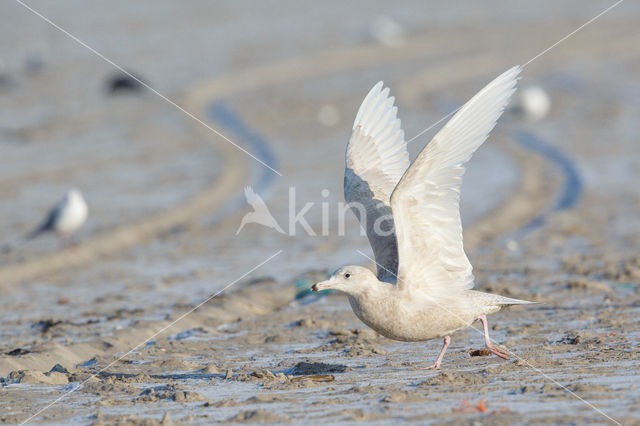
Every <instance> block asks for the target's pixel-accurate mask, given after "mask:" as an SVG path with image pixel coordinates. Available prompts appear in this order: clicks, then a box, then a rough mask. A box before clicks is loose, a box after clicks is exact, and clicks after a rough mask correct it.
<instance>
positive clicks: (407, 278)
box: [391, 66, 521, 297]
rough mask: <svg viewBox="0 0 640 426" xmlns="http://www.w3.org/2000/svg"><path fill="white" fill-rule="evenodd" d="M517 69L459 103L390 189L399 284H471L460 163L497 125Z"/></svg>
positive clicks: (443, 287)
mask: <svg viewBox="0 0 640 426" xmlns="http://www.w3.org/2000/svg"><path fill="white" fill-rule="evenodd" d="M520 71H521V68H520V66H516V67H513V68H511V69H510V70H508V71H506V72H505V73H503V74H502V75H500V76H499V77H498V78H496V79H495V80H493V81H492V82H491V83H489V84H488V85H487V86H485V87H484V88H483V89H482V90H481V91H480V92H478V93H477V94H476V95H475V96H474V97H473V98H471V100H469V101H468V102H467V103H466V104H465V105H464V106H463V107H462V108H460V110H459V111H458V112H457V113H456V114H455V115H454V116H453V118H451V120H450V121H449V122H448V123H447V124H446V125H445V126H444V127H443V128H442V129H441V130H440V131H439V132H438V134H436V136H435V137H434V138H433V139H432V140H431V142H430V143H429V144H428V145H427V146H426V147H425V148H424V149H423V150H422V152H421V153H420V155H419V156H418V158H417V159H416V161H414V163H413V164H412V165H411V167H410V168H409V170H407V172H406V174H405V175H404V177H403V178H402V180H401V181H400V183H399V184H398V186H397V188H396V189H395V191H394V192H393V196H392V197H391V207H392V208H393V217H394V221H395V227H396V233H397V238H398V252H399V258H400V266H399V270H398V277H399V280H398V281H399V284H400V286H401V287H402V288H404V289H406V290H410V291H414V290H421V291H423V292H426V293H428V294H429V295H431V296H433V297H439V296H446V295H447V294H451V293H455V292H456V291H457V290H463V289H470V288H472V287H473V274H472V272H471V271H472V268H471V264H470V263H469V259H467V255H466V254H465V252H464V248H463V245H462V223H461V221H460V206H459V200H460V184H461V183H462V175H463V174H464V171H465V168H464V164H465V163H466V162H467V161H468V160H469V159H470V158H471V155H472V154H473V153H474V151H475V150H476V149H478V147H479V146H480V145H482V143H483V142H484V141H485V140H486V139H487V136H488V135H489V132H491V130H492V129H493V127H494V126H495V125H496V121H497V120H498V118H499V117H500V115H502V112H503V111H504V108H505V106H506V105H507V103H508V102H509V98H510V97H511V95H512V94H513V93H514V92H515V90H516V89H515V87H516V83H517V80H518V74H520Z"/></svg>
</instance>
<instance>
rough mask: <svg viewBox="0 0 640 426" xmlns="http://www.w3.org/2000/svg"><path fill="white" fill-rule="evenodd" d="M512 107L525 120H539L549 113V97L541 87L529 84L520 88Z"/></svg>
mask: <svg viewBox="0 0 640 426" xmlns="http://www.w3.org/2000/svg"><path fill="white" fill-rule="evenodd" d="M512 109H513V110H514V112H515V113H517V114H521V115H522V116H524V117H525V118H526V119H527V120H530V121H533V122H535V121H540V120H542V119H543V118H545V117H546V116H547V115H548V114H549V110H550V109H551V98H550V97H549V95H548V94H547V92H545V91H544V89H543V88H542V87H539V86H529V87H526V88H524V89H522V91H521V92H520V95H519V96H517V98H516V102H515V105H514V106H513V108H512Z"/></svg>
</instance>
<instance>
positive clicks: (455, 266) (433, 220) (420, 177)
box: [312, 66, 532, 368]
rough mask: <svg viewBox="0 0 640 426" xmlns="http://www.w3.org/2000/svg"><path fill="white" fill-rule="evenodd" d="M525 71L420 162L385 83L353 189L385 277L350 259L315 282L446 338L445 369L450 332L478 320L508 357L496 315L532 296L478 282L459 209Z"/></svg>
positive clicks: (381, 327) (502, 84) (451, 126)
mask: <svg viewBox="0 0 640 426" xmlns="http://www.w3.org/2000/svg"><path fill="white" fill-rule="evenodd" d="M520 70H521V68H520V67H519V66H516V67H513V68H511V69H510V70H508V71H506V72H505V73H504V74H502V75H501V76H499V77H498V78H496V79H495V80H493V81H492V82H491V83H489V84H488V85H487V86H486V87H485V88H483V89H482V90H481V91H480V92H479V93H478V94H476V95H475V96H474V97H473V98H471V100H470V101H469V102H467V103H466V104H465V105H464V106H463V107H462V108H461V109H460V110H459V111H458V112H457V113H456V114H455V115H454V116H453V118H452V119H451V120H450V121H449V122H448V123H447V124H446V125H445V126H444V127H443V128H442V130H440V131H439V132H438V134H437V135H436V136H435V137H434V138H433V139H432V140H431V142H430V143H429V144H428V145H427V146H426V148H424V149H423V150H422V152H421V153H420V155H419V156H418V158H417V159H416V160H415V161H414V163H413V164H412V165H411V167H409V154H408V153H407V148H406V145H407V144H406V142H405V140H404V133H403V131H402V130H401V128H400V120H398V119H397V118H396V112H397V108H396V107H394V106H393V103H394V98H393V97H389V96H388V95H389V89H388V88H387V89H384V90H382V87H383V86H382V82H380V83H378V84H376V85H375V86H374V88H373V89H371V91H370V92H369V94H368V95H367V96H366V98H365V99H364V101H363V103H362V105H361V106H360V109H359V111H358V114H357V115H356V119H355V122H354V125H353V133H352V135H351V139H350V140H349V144H348V145H347V153H346V170H345V180H344V190H345V198H346V200H347V202H349V203H351V205H352V209H353V211H354V212H355V213H356V216H357V217H358V219H359V220H360V223H361V224H362V225H363V226H364V227H365V229H366V231H367V236H368V238H369V242H370V243H371V247H372V248H373V253H374V256H375V261H376V263H377V264H378V268H377V269H378V272H377V277H376V276H375V275H374V274H373V273H372V272H371V271H369V270H368V269H366V268H363V267H361V266H346V267H343V268H340V269H338V270H337V271H336V272H335V273H334V274H333V275H332V276H331V278H330V279H329V280H327V281H322V282H319V283H317V284H314V286H313V287H312V290H314V291H321V290H326V289H334V290H338V291H341V292H343V293H346V295H347V296H348V298H349V302H350V304H351V307H352V309H353V311H354V313H355V314H356V315H357V316H358V318H360V320H362V322H364V323H365V324H366V325H368V326H369V327H371V328H373V329H374V330H375V331H377V332H378V333H380V334H382V335H383V336H386V337H388V338H390V339H394V340H401V341H424V340H430V339H433V338H436V337H444V345H443V347H442V351H441V352H440V355H439V356H438V358H437V360H436V362H435V363H434V364H433V365H431V366H430V367H427V368H440V366H441V365H442V358H443V356H444V353H445V351H446V349H447V346H448V345H449V342H450V341H451V338H450V337H449V336H450V334H451V333H453V332H455V331H457V330H460V329H463V328H466V327H469V326H470V325H471V324H472V323H473V322H474V321H475V320H480V321H481V322H482V324H483V326H484V336H485V344H486V347H487V349H489V350H490V351H491V352H492V353H493V354H495V355H497V356H499V357H502V358H505V359H506V358H508V356H507V353H506V352H505V351H504V350H502V349H500V348H498V347H497V346H495V345H493V344H492V343H491V341H490V340H489V331H488V326H487V318H486V315H488V314H491V313H494V312H497V311H499V310H500V308H501V307H502V306H505V305H519V304H527V303H532V302H527V301H523V300H517V299H510V298H507V297H503V296H499V295H495V294H489V293H482V292H479V291H474V290H471V288H473V274H472V272H471V271H472V268H471V264H470V263H469V260H468V259H467V256H466V254H465V252H464V248H463V244H462V224H461V221H460V208H459V198H460V184H461V183H462V175H463V174H464V171H465V168H464V164H465V163H466V162H467V161H468V160H469V159H470V158H471V155H472V154H473V152H474V151H475V150H476V149H477V148H478V147H479V146H480V145H481V144H482V143H483V142H484V141H485V140H486V139H487V136H488V135H489V132H490V131H491V130H492V129H493V127H494V126H495V124H496V121H497V120H498V118H499V117H500V115H501V114H502V112H503V110H504V108H505V106H506V105H507V102H508V101H509V98H510V97H511V95H512V94H513V93H514V92H515V86H516V82H517V80H518V75H519V74H520ZM391 214H393V215H392V216H391ZM365 216H366V217H365Z"/></svg>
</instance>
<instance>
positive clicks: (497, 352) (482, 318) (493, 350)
mask: <svg viewBox="0 0 640 426" xmlns="http://www.w3.org/2000/svg"><path fill="white" fill-rule="evenodd" d="M478 319H479V320H480V322H481V323H482V327H483V328H484V344H485V346H486V347H487V349H489V351H491V353H492V354H494V355H496V356H499V357H500V358H504V359H509V355H508V354H507V353H506V352H505V351H504V350H502V349H500V348H499V347H497V346H495V345H494V344H493V343H491V339H489V325H488V323H487V316H486V315H481V316H479V317H478Z"/></svg>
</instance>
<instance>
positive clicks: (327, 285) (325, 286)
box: [311, 281, 332, 291]
mask: <svg viewBox="0 0 640 426" xmlns="http://www.w3.org/2000/svg"><path fill="white" fill-rule="evenodd" d="M331 288H332V287H331V281H320V282H319V283H315V284H314V285H313V286H311V291H322V290H329V289H331Z"/></svg>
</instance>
